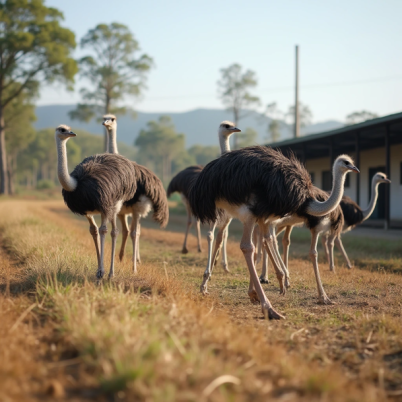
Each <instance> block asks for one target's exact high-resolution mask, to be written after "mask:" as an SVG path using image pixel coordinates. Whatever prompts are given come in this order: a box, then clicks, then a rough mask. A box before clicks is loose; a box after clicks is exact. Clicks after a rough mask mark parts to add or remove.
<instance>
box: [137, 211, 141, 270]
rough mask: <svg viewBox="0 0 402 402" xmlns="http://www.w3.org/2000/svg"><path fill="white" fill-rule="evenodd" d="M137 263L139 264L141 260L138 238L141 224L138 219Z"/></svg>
mask: <svg viewBox="0 0 402 402" xmlns="http://www.w3.org/2000/svg"><path fill="white" fill-rule="evenodd" d="M137 237H138V240H137V263H138V264H141V258H140V237H141V222H140V218H138V229H137Z"/></svg>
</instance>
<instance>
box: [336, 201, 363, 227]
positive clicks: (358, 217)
mask: <svg viewBox="0 0 402 402" xmlns="http://www.w3.org/2000/svg"><path fill="white" fill-rule="evenodd" d="M340 206H341V208H342V212H343V216H344V219H345V225H346V226H347V227H352V228H353V227H355V226H356V225H358V224H359V223H361V222H363V219H364V216H363V211H362V209H361V208H360V206H359V205H357V203H356V202H354V201H353V200H352V199H351V198H350V197H348V196H346V195H345V196H343V197H342V201H341V203H340Z"/></svg>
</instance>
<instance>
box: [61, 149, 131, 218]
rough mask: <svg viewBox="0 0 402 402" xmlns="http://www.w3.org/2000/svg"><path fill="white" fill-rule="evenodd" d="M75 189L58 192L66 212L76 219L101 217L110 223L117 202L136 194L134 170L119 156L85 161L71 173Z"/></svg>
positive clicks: (92, 158) (98, 157) (95, 156)
mask: <svg viewBox="0 0 402 402" xmlns="http://www.w3.org/2000/svg"><path fill="white" fill-rule="evenodd" d="M71 176H72V177H73V178H75V179H76V181H77V187H76V189H75V190H74V191H66V190H64V189H63V190H62V194H63V198H64V202H65V203H66V205H67V206H68V208H69V209H70V210H71V211H72V212H74V213H75V214H79V215H87V214H91V213H101V214H104V215H105V216H106V217H107V218H108V219H111V218H112V216H113V213H115V212H116V211H115V207H116V204H117V203H118V202H125V201H128V200H130V199H131V198H133V197H134V195H135V193H136V190H137V181H136V180H133V178H135V177H136V170H135V168H134V166H133V164H132V162H131V161H129V160H128V159H127V158H125V157H124V156H121V155H116V154H99V155H94V156H89V157H88V158H85V159H84V160H83V161H82V162H81V163H80V164H79V165H77V166H76V167H75V169H74V170H73V171H72V173H71Z"/></svg>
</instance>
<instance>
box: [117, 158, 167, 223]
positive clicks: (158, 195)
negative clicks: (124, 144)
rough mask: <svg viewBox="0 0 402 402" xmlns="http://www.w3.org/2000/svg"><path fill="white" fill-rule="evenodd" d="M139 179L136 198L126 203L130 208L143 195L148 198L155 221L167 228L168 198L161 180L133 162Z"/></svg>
mask: <svg viewBox="0 0 402 402" xmlns="http://www.w3.org/2000/svg"><path fill="white" fill-rule="evenodd" d="M132 164H133V166H134V170H135V177H136V179H137V191H136V192H135V194H134V197H133V198H131V199H130V200H128V201H126V202H125V203H124V205H125V206H127V207H130V206H132V205H134V204H136V203H137V202H138V201H139V199H140V197H141V196H142V195H143V196H145V197H147V198H148V199H149V200H150V201H151V203H152V208H153V216H152V217H153V219H154V220H155V221H156V222H158V223H159V224H160V225H161V227H165V226H166V225H167V223H168V220H169V207H168V201H167V198H166V192H165V189H164V188H163V184H162V182H161V181H160V180H159V178H158V177H157V176H156V175H155V174H154V173H153V172H151V171H150V170H149V169H147V168H146V167H145V166H142V165H139V164H137V163H135V162H132Z"/></svg>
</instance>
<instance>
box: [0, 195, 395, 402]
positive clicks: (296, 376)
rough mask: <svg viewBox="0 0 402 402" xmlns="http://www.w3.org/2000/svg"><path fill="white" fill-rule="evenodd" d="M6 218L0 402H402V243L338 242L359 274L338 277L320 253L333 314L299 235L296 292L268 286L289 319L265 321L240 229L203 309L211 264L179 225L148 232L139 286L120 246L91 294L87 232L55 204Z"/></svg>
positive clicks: (0, 254)
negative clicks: (255, 301)
mask: <svg viewBox="0 0 402 402" xmlns="http://www.w3.org/2000/svg"><path fill="white" fill-rule="evenodd" d="M0 206H1V208H0V230H1V231H0V233H1V236H0V246H1V247H0V260H1V265H0V288H1V293H0V322H1V325H0V336H1V339H2V343H1V346H0V361H1V365H0V400H1V401H14V400H15V401H19V400H21V401H39V400H40V401H44V400H45V401H46V400H49V401H53V400H68V401H85V400H98V401H120V400H121V401H134V400H144V401H259V400H261V401H266V400H278V401H385V400H390V401H398V400H400V401H402V318H401V317H402V276H401V275H400V273H401V266H402V247H401V241H385V240H372V239H371V240H369V239H363V238H354V237H353V236H348V237H345V241H344V244H345V247H346V248H347V250H348V252H349V255H350V257H351V259H352V260H353V261H354V264H355V267H356V268H355V269H353V270H351V271H349V270H347V269H346V268H345V267H344V266H343V265H342V260H341V258H340V256H339V255H337V257H336V261H337V271H336V273H335V274H334V273H331V272H329V270H328V266H327V264H326V263H325V261H324V259H323V256H322V253H321V256H320V263H321V265H320V267H321V274H322V280H323V284H324V287H325V289H326V291H327V294H328V296H329V297H330V298H331V299H332V300H333V301H335V302H336V304H335V305H333V306H322V305H319V304H317V290H316V285H315V280H314V274H313V270H312V266H311V263H310V261H309V259H308V255H307V250H308V247H309V240H308V238H309V234H308V232H303V231H297V232H296V233H295V235H294V236H293V238H292V241H293V243H292V246H291V259H290V272H291V280H292V287H291V289H289V291H288V293H287V295H286V296H285V297H283V296H280V295H279V289H278V285H277V282H276V279H275V278H274V276H273V275H270V280H271V283H270V284H269V285H266V286H265V290H266V293H267V295H268V297H269V299H270V300H271V302H272V304H273V305H274V307H275V308H276V309H277V310H278V311H280V312H281V313H282V314H284V315H285V316H286V320H283V321H267V320H264V319H263V317H262V314H261V310H260V308H259V306H255V305H252V304H251V303H250V302H249V299H248V296H247V288H248V275H247V272H246V267H245V263H244V259H243V256H242V253H241V251H240V249H239V245H238V241H237V240H236V239H237V238H238V235H239V227H238V226H236V225H233V228H232V232H231V236H232V238H231V241H230V242H229V245H228V252H229V264H230V269H231V273H230V274H225V273H224V272H223V271H222V270H221V269H220V267H217V269H216V270H215V272H214V275H213V278H212V281H211V282H210V285H209V291H210V295H209V296H207V297H203V296H201V295H200V293H199V285H200V280H201V277H202V273H203V270H204V269H205V264H206V253H205V251H204V253H197V252H196V241H195V238H194V236H191V237H190V239H189V249H190V253H189V254H187V255H182V254H180V250H181V245H182V241H183V234H182V233H178V232H177V231H176V230H179V229H181V225H182V223H183V216H182V215H180V214H178V215H173V216H172V217H171V222H170V224H169V227H168V229H167V230H164V231H162V230H157V229H154V228H153V225H152V224H150V223H148V222H146V223H145V224H144V227H143V229H142V234H141V257H142V260H143V262H142V264H141V265H140V267H139V274H138V275H137V276H133V275H132V274H131V270H130V269H131V264H130V258H131V250H130V248H131V247H128V255H127V258H126V260H125V261H123V262H122V263H119V262H118V263H117V267H116V277H115V278H114V279H113V280H112V281H107V280H105V281H104V282H103V283H102V284H101V285H100V286H97V285H96V284H95V271H96V256H95V250H94V246H93V241H92V237H91V236H90V234H89V231H88V227H87V223H86V220H85V219H83V218H79V217H74V216H73V215H72V214H71V213H70V212H69V211H68V210H67V209H66V207H64V205H63V203H62V202H61V201H57V200H56V201H55V200H37V201H33V200H29V201H27V200H13V199H5V200H3V201H2V202H0ZM108 237H109V236H108ZM108 242H109V240H108ZM109 246H110V242H109V243H108V248H107V251H108V257H109V253H110V249H109ZM204 249H206V242H205V241H204ZM319 252H320V250H319ZM107 260H109V258H108V259H107ZM271 274H272V271H271Z"/></svg>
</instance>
